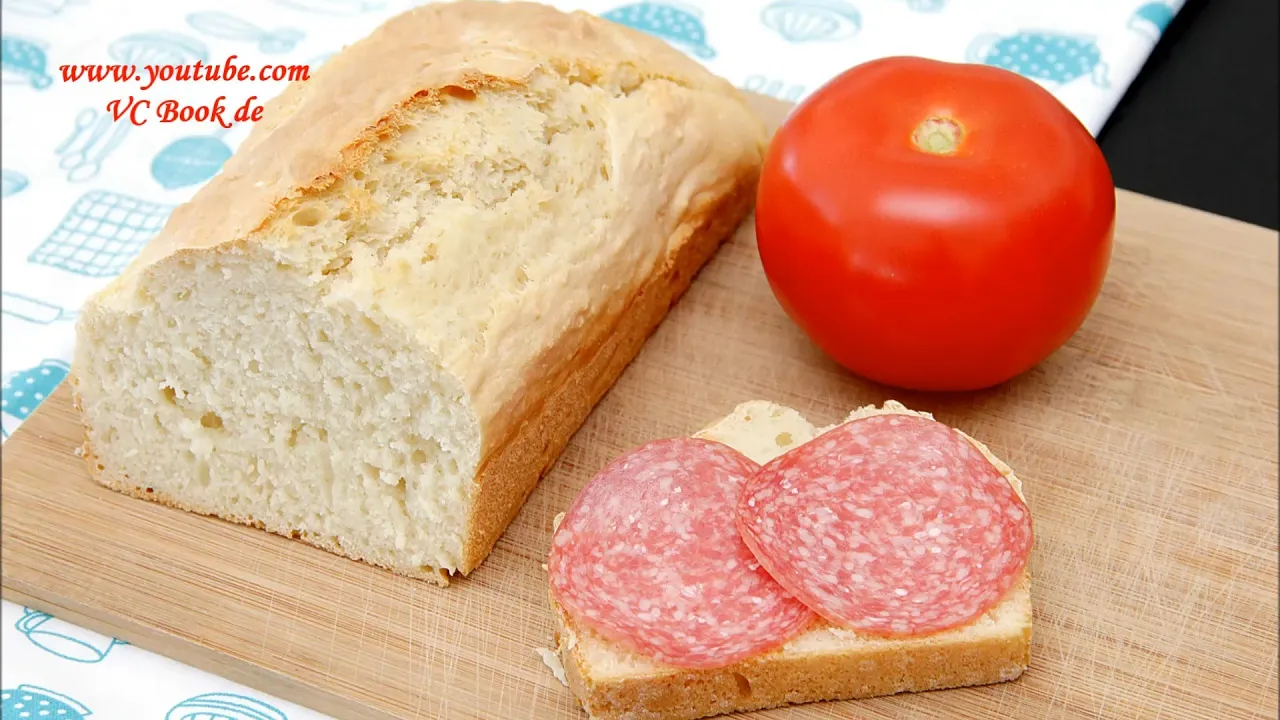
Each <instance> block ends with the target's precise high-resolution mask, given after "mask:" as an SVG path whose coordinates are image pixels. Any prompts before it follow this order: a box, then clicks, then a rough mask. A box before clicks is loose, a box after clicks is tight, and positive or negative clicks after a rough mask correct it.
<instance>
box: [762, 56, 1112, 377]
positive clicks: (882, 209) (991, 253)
mask: <svg viewBox="0 0 1280 720" xmlns="http://www.w3.org/2000/svg"><path fill="white" fill-rule="evenodd" d="M757 201H758V202H757V208H756V235H757V237H758V239H759V245H760V259H761V261H762V263H763V266H764V270H765V274H766V275H767V276H768V279H769V284H770V287H771V288H772V289H773V292H774V295H775V296H776V297H777V298H778V301H779V302H780V303H781V304H782V306H783V308H784V309H785V310H786V312H787V313H788V314H789V315H790V316H791V318H792V319H793V320H794V321H795V322H796V323H797V324H798V325H799V326H800V327H801V329H802V330H804V332H805V333H806V334H807V335H808V336H809V337H810V338H811V339H812V340H813V341H814V343H815V344H816V345H817V346H818V347H820V348H821V349H822V350H823V351H825V352H826V353H827V354H828V355H830V356H831V357H832V358H834V359H835V360H836V361H837V362H839V363H840V364H842V365H844V366H845V367H847V368H848V369H849V370H851V371H853V372H854V373H856V374H859V375H862V376H863V377H866V378H868V379H871V380H874V381H876V382H880V383H884V384H887V385H893V386H897V387H902V388H909V389H916V390H971V389H978V388H984V387H989V386H991V385H996V384H999V383H1001V382H1004V381H1005V380H1008V379H1009V378H1012V377H1014V376H1015V375H1018V374H1020V373H1022V372H1024V371H1026V370H1028V369H1029V368H1031V367H1033V366H1035V365H1037V364H1038V363H1040V362H1041V361H1042V360H1044V359H1045V358H1046V357H1048V356H1049V355H1050V354H1052V353H1053V352H1054V351H1055V350H1057V349H1058V348H1059V347H1061V346H1062V345H1063V344H1064V343H1065V342H1066V341H1067V339H1068V338H1070V337H1071V335H1072V334H1074V333H1075V331H1076V330H1077V329H1079V327H1080V325H1081V324H1082V323H1083V322H1084V319H1085V317H1086V316H1087V315H1088V314H1089V311H1090V310H1091V309H1092V307H1093V303H1094V301H1095V300H1096V299H1097V296H1098V292H1099V290H1100V289H1101V287H1102V281H1103V278H1104V276H1105V275H1106V270H1107V265H1108V263H1109V262H1110V259H1111V245H1112V234H1113V232H1114V227H1115V186H1114V185H1113V184H1112V179H1111V172H1110V170H1109V169H1108V167H1107V163H1106V160H1105V159H1104V158H1103V156H1102V152H1101V151H1100V150H1099V148H1098V145H1097V143H1096V142H1095V141H1094V139H1093V137H1092V135H1090V134H1089V131H1088V130H1087V129H1085V127H1084V126H1083V125H1081V124H1080V122H1079V121H1078V120H1077V119H1076V117H1075V116H1074V115H1073V114H1072V113H1071V112H1070V111H1069V110H1067V108H1066V107H1064V106H1063V105H1062V104H1061V103H1060V102H1059V101H1058V100H1057V99H1056V98H1054V97H1053V96H1052V95H1051V94H1050V93H1049V92H1048V91H1046V90H1044V89H1043V88H1041V87H1040V86H1039V85H1037V84H1035V83H1034V82H1032V81H1030V80H1027V79H1025V78H1023V77H1021V76H1019V75H1016V74H1014V73H1012V72H1008V71H1006V70H1001V69H998V68H993V67H987V66H983V65H968V64H954V63H944V62H938V61H934V60H927V59H923V58H911V57H899V58H886V59H882V60H876V61H872V62H868V63H865V64H863V65H859V66H857V67H855V68H853V69H852V70H849V71H847V72H845V73H844V74H842V75H840V76H839V77H837V78H835V79H834V80H832V81H831V82H830V83H828V84H827V85H825V86H824V87H822V88H821V89H819V90H818V91H817V92H816V93H814V94H813V95H811V96H810V97H809V98H807V99H806V100H805V101H804V102H803V103H801V104H800V106H799V107H797V108H796V109H795V110H794V112H793V113H792V114H791V116H790V117H789V118H788V119H787V121H786V122H785V123H784V125H783V126H782V128H781V129H780V130H779V131H778V132H777V134H776V135H775V137H774V138H773V141H772V143H771V145H770V148H769V151H768V154H767V156H766V158H765V163H764V168H763V172H762V175H761V179H760V187H759V196H758V198H757Z"/></svg>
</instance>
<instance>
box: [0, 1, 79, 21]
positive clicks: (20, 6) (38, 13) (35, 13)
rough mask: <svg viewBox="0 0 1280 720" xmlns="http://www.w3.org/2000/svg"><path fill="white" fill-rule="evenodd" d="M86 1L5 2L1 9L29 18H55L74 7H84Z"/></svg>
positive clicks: (1, 4) (2, 3) (0, 3)
mask: <svg viewBox="0 0 1280 720" xmlns="http://www.w3.org/2000/svg"><path fill="white" fill-rule="evenodd" d="M83 4H85V0H3V2H0V7H3V8H4V10H5V12H14V13H18V14H19V15H26V16H28V17H41V18H47V17H53V16H55V15H60V14H62V12H63V11H64V10H66V9H67V8H69V7H71V6H73V5H83Z"/></svg>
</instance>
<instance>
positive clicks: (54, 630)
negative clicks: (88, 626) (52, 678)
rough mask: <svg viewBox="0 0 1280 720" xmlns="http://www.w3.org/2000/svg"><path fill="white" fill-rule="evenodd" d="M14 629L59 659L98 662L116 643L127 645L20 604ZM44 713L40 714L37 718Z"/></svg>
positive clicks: (38, 719) (103, 658) (39, 718)
mask: <svg viewBox="0 0 1280 720" xmlns="http://www.w3.org/2000/svg"><path fill="white" fill-rule="evenodd" d="M16 628H17V630H18V632H20V633H22V634H23V635H26V636H27V639H28V640H30V641H31V644H32V645H35V646H36V647H38V648H40V649H41V650H44V651H45V652H48V653H51V654H53V655H57V656H58V657H60V658H62V659H63V660H70V661H72V662H78V663H87V664H92V663H100V662H102V661H103V660H105V659H107V654H108V653H110V652H111V649H112V648H114V647H116V646H118V645H128V644H129V643H127V642H125V641H123V640H116V639H115V638H110V637H106V636H105V635H99V634H98V633H95V632H92V631H90V630H85V629H84V628H80V627H76V626H75V625H72V624H71V623H68V622H63V621H61V620H58V619H57V618H55V617H53V616H52V615H50V614H48V613H43V612H40V611H39V610H32V609H31V608H23V613H22V617H21V618H20V619H19V620H18V623H17V625H16ZM45 717H46V716H44V715H40V716H39V717H38V718H37V720H41V719H42V718H45Z"/></svg>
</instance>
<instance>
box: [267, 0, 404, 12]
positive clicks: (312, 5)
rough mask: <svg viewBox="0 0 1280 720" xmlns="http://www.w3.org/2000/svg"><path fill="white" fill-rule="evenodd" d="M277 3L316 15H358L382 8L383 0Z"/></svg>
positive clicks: (292, 0) (298, 0)
mask: <svg viewBox="0 0 1280 720" xmlns="http://www.w3.org/2000/svg"><path fill="white" fill-rule="evenodd" d="M274 2H276V3H277V4H279V5H283V6H285V7H287V8H292V9H294V10H303V11H305V12H311V13H316V14H317V15H359V14H360V13H366V12H373V11H375V10H382V9H384V8H386V7H387V3H386V2H385V0H274Z"/></svg>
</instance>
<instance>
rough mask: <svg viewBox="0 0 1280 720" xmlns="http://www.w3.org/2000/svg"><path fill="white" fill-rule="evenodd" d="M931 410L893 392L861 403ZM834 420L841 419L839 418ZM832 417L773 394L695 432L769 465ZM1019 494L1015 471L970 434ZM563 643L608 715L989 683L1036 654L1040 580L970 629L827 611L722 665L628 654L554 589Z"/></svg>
mask: <svg viewBox="0 0 1280 720" xmlns="http://www.w3.org/2000/svg"><path fill="white" fill-rule="evenodd" d="M886 413H903V414H912V415H922V416H924V417H931V416H930V415H928V414H927V413H917V412H914V411H911V410H908V409H907V408H905V407H904V406H902V405H901V404H899V403H896V402H893V401H889V402H886V403H885V405H884V406H883V407H881V408H876V407H873V406H868V407H863V408H859V409H857V410H855V411H853V412H852V413H851V414H850V415H849V417H848V418H847V419H846V421H847V420H853V419H856V418H860V417H866V416H869V415H875V414H886ZM831 427H834V426H831ZM831 427H827V428H817V427H814V426H813V425H812V424H810V423H809V422H808V421H807V420H805V419H804V417H803V416H801V415H800V413H798V412H797V411H795V410H793V409H791V408H787V407H783V406H780V405H776V404H774V403H770V402H766V401H751V402H746V403H743V404H741V405H739V406H738V407H737V408H735V409H734V411H733V412H732V413H731V414H730V415H729V416H727V417H725V418H724V419H722V420H720V421H718V422H716V423H715V424H713V425H711V426H710V427H708V428H706V429H704V430H701V431H699V432H698V433H695V437H700V438H705V439H708V440H716V441H719V442H722V443H725V444H726V445H729V446H730V447H733V448H735V449H737V450H738V451H739V452H741V453H743V454H744V455H746V456H747V457H749V458H751V459H752V460H755V461H756V462H758V463H761V464H764V463H766V462H768V461H769V460H771V459H773V458H774V457H776V456H778V455H780V454H782V453H783V452H786V451H787V450H789V449H791V448H793V447H796V446H797V445H800V444H803V443H805V442H807V441H809V440H812V439H813V438H815V437H818V436H819V435H821V434H822V433H823V432H826V431H827V430H830V429H831ZM965 437H966V439H968V440H969V441H970V442H972V443H973V444H974V446H975V447H977V448H978V450H979V451H981V452H982V454H983V455H984V456H986V458H987V459H988V460H990V461H991V463H992V464H993V465H995V467H996V468H997V469H998V470H999V471H1000V472H1001V473H1002V474H1003V475H1004V476H1005V477H1006V478H1008V480H1009V483H1010V484H1011V485H1012V486H1013V488H1014V490H1016V491H1017V492H1018V494H1019V496H1021V494H1022V484H1021V482H1020V481H1019V480H1018V478H1017V477H1016V476H1015V475H1014V474H1013V471H1012V470H1011V469H1010V468H1009V467H1008V466H1007V465H1006V464H1005V463H1003V462H1002V461H1000V460H999V459H998V458H996V457H995V456H994V455H992V454H991V452H990V451H989V450H988V449H987V448H986V446H985V445H983V444H982V443H980V442H977V441H976V440H973V438H970V437H968V436H967V435H965ZM551 603H552V608H553V611H554V615H555V624H556V632H555V643H556V653H557V656H558V657H559V659H560V663H561V665H562V666H563V668H564V674H565V676H566V680H567V681H568V683H569V687H570V689H571V690H572V692H573V693H574V695H575V696H576V697H577V699H578V702H579V703H580V704H581V705H582V707H583V709H585V710H586V711H587V714H588V715H589V716H590V717H592V718H597V719H600V720H605V719H608V720H623V719H626V720H694V719H695V718H702V717H708V716H712V715H717V714H722V713H729V712H740V711H747V710H759V709H764V708H771V707H778V706H781V705H788V704H794V703H805V702H815V701H822V700H849V699H858V698H867V697H875V696H880V695H891V694H895V693H900V692H920V691H925V690H940V689H944V688H956V687H965V686H971V685H985V684H990V683H996V682H1003V681H1007V680H1013V679H1015V678H1017V677H1019V676H1020V675H1021V674H1022V672H1023V671H1024V670H1025V669H1026V667H1027V665H1028V663H1029V662H1030V654H1031V619H1032V610H1031V583H1030V578H1029V576H1028V575H1027V574H1026V572H1024V573H1023V576H1022V578H1021V579H1020V580H1019V581H1018V583H1017V584H1016V585H1015V586H1014V588H1013V589H1012V590H1011V591H1010V592H1009V593H1008V594H1007V595H1006V596H1005V597H1004V599H1003V600H1002V601H1001V602H1000V603H999V604H998V605H997V606H996V607H994V608H992V609H991V610H990V611H989V612H987V613H986V614H985V615H983V616H982V617H981V618H979V619H978V620H977V621H975V622H973V623H970V624H969V625H966V626H964V627H961V628H956V629H953V630H948V631H945V632H941V633H937V634H934V635H930V636H924V637H920V638H908V639H888V638H879V637H871V636H868V635H862V634H859V633H856V632H852V631H849V630H845V629H843V628H839V627H835V626H832V625H830V624H828V623H825V622H822V621H819V622H818V623H817V624H815V625H814V626H813V627H812V628H810V629H809V630H807V631H805V632H804V633H802V634H801V635H799V636H797V637H795V638H792V639H791V640H790V641H788V642H787V643H786V644H784V645H783V646H782V647H780V648H778V649H777V650H774V651H771V652H768V653H765V654H763V655H761V656H759V657H756V658H753V659H751V660H747V661H744V662H740V663H736V664H734V665H730V666H727V667H723V668H717V669H712V670H685V669H681V668H675V667H672V666H669V665H664V664H661V663H658V662H655V661H653V660H650V659H649V658H646V657H643V656H640V655H637V654H635V653H633V652H630V651H629V650H628V649H626V648H624V647H621V646H619V645H618V644H616V643H614V642H612V641H610V640H607V639H605V638H603V637H602V636H600V635H599V634H598V633H596V632H594V631H592V630H591V629H589V628H586V627H584V626H582V625H581V624H579V623H575V622H574V621H573V619H572V618H571V617H569V615H568V614H567V613H566V612H565V610H564V609H563V608H561V607H560V606H559V605H558V604H557V603H556V602H555V600H554V599H552V600H551Z"/></svg>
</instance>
